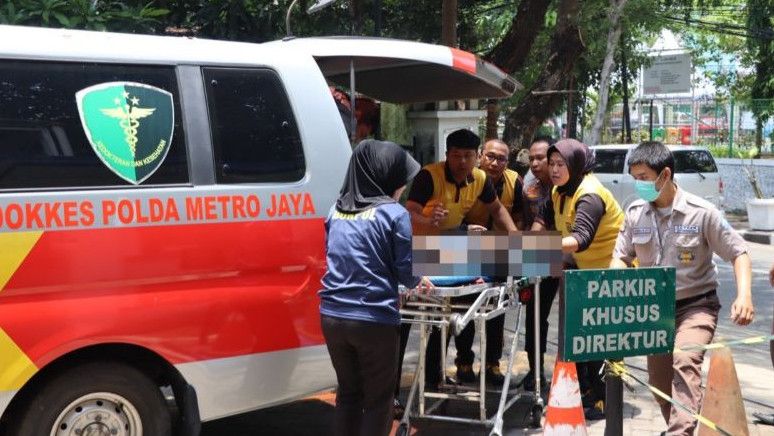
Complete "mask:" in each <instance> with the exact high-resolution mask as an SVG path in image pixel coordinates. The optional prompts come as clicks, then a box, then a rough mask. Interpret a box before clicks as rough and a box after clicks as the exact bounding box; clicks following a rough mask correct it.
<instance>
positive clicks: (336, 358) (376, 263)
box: [320, 140, 432, 436]
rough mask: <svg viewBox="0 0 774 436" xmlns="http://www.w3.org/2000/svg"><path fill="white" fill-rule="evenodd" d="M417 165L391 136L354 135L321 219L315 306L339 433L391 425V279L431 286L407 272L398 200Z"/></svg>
mask: <svg viewBox="0 0 774 436" xmlns="http://www.w3.org/2000/svg"><path fill="white" fill-rule="evenodd" d="M419 169H420V167H419V164H418V163H417V162H416V161H415V160H414V159H413V158H412V157H411V156H410V155H409V154H408V153H407V152H406V151H405V150H403V149H402V148H400V146H398V145H396V144H394V143H392V142H383V141H376V140H365V141H363V142H361V143H360V144H358V145H357V147H355V150H354V151H353V154H352V158H351V159H350V162H349V169H348V170H347V175H346V179H345V180H344V185H343V186H342V188H341V193H340V195H339V198H338V200H337V201H336V205H335V207H333V208H332V209H331V212H330V214H329V215H328V218H327V220H326V221H325V230H326V248H327V253H326V260H327V263H328V271H327V272H326V274H325V275H324V276H323V278H322V284H323V287H324V289H323V290H321V291H320V299H321V302H320V313H321V318H322V321H321V322H322V330H323V334H324V335H325V341H326V344H327V346H328V352H329V354H330V356H331V361H332V362H333V367H334V369H335V370H336V377H337V379H338V384H339V386H338V389H337V391H336V413H335V414H336V418H335V434H336V435H338V436H349V435H362V436H372V435H373V436H380V435H387V434H388V433H389V431H390V424H391V422H392V405H393V389H394V387H395V383H396V378H397V373H398V343H399V326H400V313H399V311H398V298H399V297H398V285H399V284H402V285H404V286H406V287H408V288H414V287H417V286H418V285H420V283H422V288H423V289H427V288H429V287H430V286H432V285H431V284H430V283H429V281H427V280H426V279H424V278H420V277H414V276H412V274H411V220H410V218H409V213H408V211H406V209H405V208H404V207H403V206H401V205H400V204H398V201H397V200H398V198H399V197H400V195H401V193H402V192H403V190H404V189H405V187H406V184H407V183H408V182H409V181H410V180H411V179H412V178H413V177H414V176H415V175H416V174H417V172H419Z"/></svg>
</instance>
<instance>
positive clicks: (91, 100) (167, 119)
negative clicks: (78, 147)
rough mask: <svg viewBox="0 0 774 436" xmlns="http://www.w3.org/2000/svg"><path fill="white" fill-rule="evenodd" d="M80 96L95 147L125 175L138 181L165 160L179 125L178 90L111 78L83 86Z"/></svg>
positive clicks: (81, 111) (110, 165)
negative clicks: (174, 95)
mask: <svg viewBox="0 0 774 436" xmlns="http://www.w3.org/2000/svg"><path fill="white" fill-rule="evenodd" d="M75 99H76V101H77V103H78V113H79V114H80V116H81V123H82V124H83V130H84V131H85V132H86V136H87V137H88V138H89V142H90V143H91V147H92V148H93V149H94V152H95V153H97V156H99V158H100V159H101V160H102V162H103V163H104V164H105V165H106V166H107V167H108V168H110V169H111V170H112V171H113V172H114V173H116V174H117V175H118V176H119V177H121V178H122V179H124V180H126V181H128V182H130V183H134V184H135V185H137V184H140V183H142V182H143V181H144V180H145V179H147V178H148V177H150V176H151V175H152V174H153V173H154V172H155V171H156V170H157V169H158V168H159V166H160V165H161V163H162V162H164V158H166V157H167V153H168V152H169V146H170V144H171V142H172V132H173V130H174V127H175V124H174V120H175V112H174V105H173V103H172V94H170V93H169V92H167V91H165V90H163V89H159V88H156V87H154V86H150V85H145V84H142V83H133V82H109V83H100V84H98V85H94V86H90V87H88V88H84V89H81V90H80V91H78V92H77V93H76V94H75Z"/></svg>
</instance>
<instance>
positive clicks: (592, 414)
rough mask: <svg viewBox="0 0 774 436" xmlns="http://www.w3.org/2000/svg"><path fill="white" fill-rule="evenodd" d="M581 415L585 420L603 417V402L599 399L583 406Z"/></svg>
mask: <svg viewBox="0 0 774 436" xmlns="http://www.w3.org/2000/svg"><path fill="white" fill-rule="evenodd" d="M583 416H584V417H585V418H586V421H599V420H600V419H605V402H604V401H602V400H599V401H597V402H596V403H594V405H593V406H591V407H586V408H584V409H583Z"/></svg>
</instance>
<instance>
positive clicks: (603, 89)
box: [588, 0, 626, 145]
mask: <svg viewBox="0 0 774 436" xmlns="http://www.w3.org/2000/svg"><path fill="white" fill-rule="evenodd" d="M625 5H626V0H610V15H609V16H608V19H609V20H610V31H609V32H608V33H607V51H606V52H605V60H604V61H603V62H602V73H601V77H600V81H599V82H600V83H599V103H598V104H597V112H596V113H595V114H594V122H593V123H592V125H591V134H590V135H589V140H588V144H589V145H597V144H599V140H600V139H601V138H602V124H603V123H604V121H605V114H606V113H607V98H608V95H609V93H610V72H611V71H612V70H613V56H614V55H615V49H616V47H617V46H618V41H619V40H620V39H621V14H622V13H623V8H624V6H625Z"/></svg>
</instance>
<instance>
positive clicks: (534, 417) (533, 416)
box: [529, 404, 543, 428]
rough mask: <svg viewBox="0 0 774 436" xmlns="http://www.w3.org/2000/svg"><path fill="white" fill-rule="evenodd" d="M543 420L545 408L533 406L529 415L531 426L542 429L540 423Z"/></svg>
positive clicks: (537, 405)
mask: <svg viewBox="0 0 774 436" xmlns="http://www.w3.org/2000/svg"><path fill="white" fill-rule="evenodd" d="M542 419H543V406H541V405H539V404H535V405H534V406H532V409H531V410H530V414H529V426H530V427H532V428H540V426H541V423H540V421H541V420H542Z"/></svg>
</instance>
